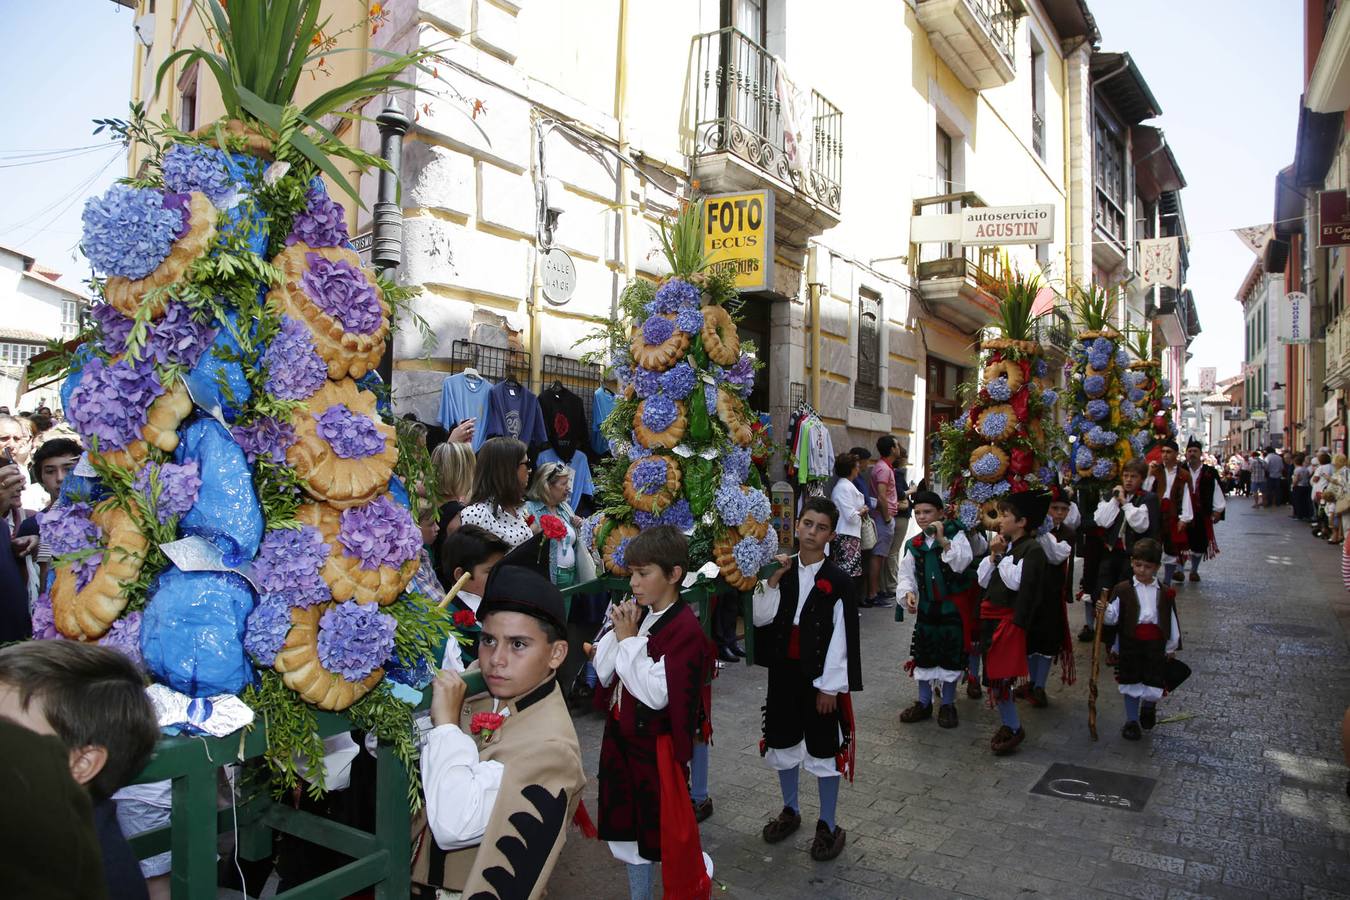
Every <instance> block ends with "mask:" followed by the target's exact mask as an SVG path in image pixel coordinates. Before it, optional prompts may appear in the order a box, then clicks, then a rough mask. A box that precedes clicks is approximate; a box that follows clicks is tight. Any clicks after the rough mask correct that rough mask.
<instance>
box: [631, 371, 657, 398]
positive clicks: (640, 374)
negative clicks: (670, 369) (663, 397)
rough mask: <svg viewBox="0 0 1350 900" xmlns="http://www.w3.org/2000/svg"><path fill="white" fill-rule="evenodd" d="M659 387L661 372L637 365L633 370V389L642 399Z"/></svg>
mask: <svg viewBox="0 0 1350 900" xmlns="http://www.w3.org/2000/svg"><path fill="white" fill-rule="evenodd" d="M660 389H661V373H660V372H654V371H652V370H651V369H644V368H642V367H641V366H638V367H637V368H636V369H634V370H633V391H634V393H636V394H637V395H638V397H640V398H641V399H643V400H646V399H647V398H648V397H650V396H652V395H653V394H655V393H656V392H657V391H659V390H660Z"/></svg>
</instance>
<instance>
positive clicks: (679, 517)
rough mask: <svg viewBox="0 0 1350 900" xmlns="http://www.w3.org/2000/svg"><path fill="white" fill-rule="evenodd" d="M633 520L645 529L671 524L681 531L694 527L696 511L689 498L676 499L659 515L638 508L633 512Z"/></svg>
mask: <svg viewBox="0 0 1350 900" xmlns="http://www.w3.org/2000/svg"><path fill="white" fill-rule="evenodd" d="M633 521H634V522H635V523H636V524H637V527H638V528H640V529H642V530H643V531H646V530H647V529H648V528H655V527H656V526H658V525H669V526H671V527H672V528H677V529H679V530H680V531H689V530H690V529H692V528H693V527H694V513H693V510H691V509H690V508H689V501H688V500H676V501H675V502H674V503H672V504H671V505H670V506H669V507H668V508H666V509H664V510H662V511H661V513H660V514H659V515H658V514H656V513H649V512H643V511H642V510H638V511H637V512H635V513H633Z"/></svg>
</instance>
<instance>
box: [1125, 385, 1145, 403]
mask: <svg viewBox="0 0 1350 900" xmlns="http://www.w3.org/2000/svg"><path fill="white" fill-rule="evenodd" d="M1125 396H1127V397H1129V398H1130V402H1131V403H1140V402H1142V401H1143V399H1144V392H1143V391H1142V390H1141V389H1139V388H1137V387H1136V388H1130V390H1129V392H1128V393H1127V394H1126V395H1125Z"/></svg>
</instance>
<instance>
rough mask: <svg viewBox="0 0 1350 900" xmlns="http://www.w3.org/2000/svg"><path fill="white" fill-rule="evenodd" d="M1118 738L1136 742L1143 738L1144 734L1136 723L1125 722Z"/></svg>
mask: <svg viewBox="0 0 1350 900" xmlns="http://www.w3.org/2000/svg"><path fill="white" fill-rule="evenodd" d="M1120 736H1121V737H1123V738H1124V739H1125V740H1127V741H1137V740H1139V739H1140V738H1141V737H1143V736H1144V732H1143V731H1141V730H1140V729H1139V723H1138V722H1126V723H1125V727H1124V728H1122V729H1120Z"/></svg>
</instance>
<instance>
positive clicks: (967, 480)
mask: <svg viewBox="0 0 1350 900" xmlns="http://www.w3.org/2000/svg"><path fill="white" fill-rule="evenodd" d="M1003 268H1004V272H1005V273H1009V268H1008V265H1007V261H1006V259H1005V260H1004V267H1003ZM985 289H986V290H987V291H988V292H989V293H990V294H992V295H993V296H994V297H996V298H997V299H998V317H997V319H996V321H995V322H994V323H993V325H992V326H991V327H992V329H993V330H994V331H995V332H997V334H996V336H994V337H990V338H987V339H986V340H985V341H984V342H983V343H982V345H981V348H980V349H981V355H980V363H981V367H982V368H981V373H980V384H979V385H978V387H976V386H973V385H972V386H967V387H965V388H964V390H965V392H966V393H967V394H968V395H969V396H970V402H969V405H968V406H967V407H966V409H965V410H964V411H963V412H962V413H961V415H960V416H959V417H958V418H957V419H955V420H954V421H952V422H948V423H946V424H945V425H944V426H943V427H942V429H941V432H940V434H939V436H940V438H941V441H942V452H941V454H940V456H939V457H938V461H937V464H936V470H937V473H938V475H939V477H940V478H941V479H942V480H943V481H944V482H945V483H946V484H948V485H949V486H950V488H949V493H948V498H947V500H948V504H949V505H950V506H951V507H952V509H953V511H954V512H955V515H956V517H957V519H958V520H959V521H960V522H961V523H962V524H963V525H964V526H965V527H966V528H970V529H973V528H993V527H995V526H996V523H997V519H998V498H999V497H1001V496H1003V495H1005V494H1009V493H1021V492H1022V491H1028V490H1039V489H1041V488H1043V487H1045V486H1046V485H1047V484H1048V483H1049V482H1050V481H1051V480H1053V478H1054V470H1053V468H1052V467H1051V465H1050V451H1051V448H1052V446H1053V445H1054V440H1055V437H1056V435H1057V434H1058V431H1059V429H1058V426H1057V425H1056V424H1055V417H1054V406H1055V403H1056V402H1057V400H1058V394H1057V393H1056V391H1055V390H1054V389H1053V388H1051V387H1049V386H1048V385H1047V382H1046V378H1047V376H1048V374H1049V368H1048V365H1047V363H1046V361H1045V359H1044V358H1043V355H1042V348H1041V345H1040V344H1039V343H1038V342H1037V341H1036V340H1035V339H1034V335H1035V332H1036V324H1037V317H1036V316H1035V315H1034V314H1033V313H1032V307H1033V306H1034V304H1035V302H1036V297H1037V295H1038V294H1039V293H1040V291H1041V280H1040V276H1039V275H1035V274H1032V275H1023V274H1021V273H1020V272H1015V271H1013V272H1011V273H1010V274H1005V275H1004V276H1003V277H1001V278H998V279H991V280H989V281H988V282H986V285H985Z"/></svg>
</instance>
